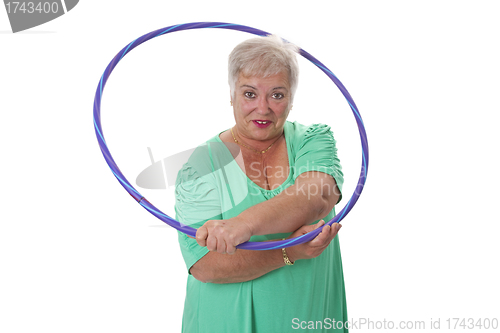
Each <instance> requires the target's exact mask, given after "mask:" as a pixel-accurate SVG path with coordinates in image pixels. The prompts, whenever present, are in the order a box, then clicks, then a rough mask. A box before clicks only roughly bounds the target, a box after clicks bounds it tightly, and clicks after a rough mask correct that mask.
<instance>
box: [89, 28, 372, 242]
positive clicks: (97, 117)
mask: <svg viewBox="0 0 500 333" xmlns="http://www.w3.org/2000/svg"><path fill="white" fill-rule="evenodd" d="M204 28H219V29H231V30H238V31H243V32H248V33H251V34H254V35H259V36H267V35H269V33H267V32H265V31H262V30H258V29H254V28H251V27H247V26H244V25H238V24H231V23H221V22H197V23H186V24H179V25H173V26H170V27H166V28H163V29H158V30H156V31H152V32H150V33H148V34H145V35H144V36H141V37H139V38H137V39H136V40H134V41H133V42H132V43H130V44H128V45H127V46H126V47H124V48H123V49H122V50H121V51H120V52H118V54H117V55H116V56H115V57H114V58H113V60H111V62H110V63H109V64H108V66H107V67H106V70H105V71H104V73H103V74H102V76H101V79H100V81H99V84H98V85H97V91H96V93H95V99H94V127H95V132H96V136H97V141H98V142H99V146H100V147H101V151H102V154H103V155H104V159H105V160H106V162H107V163H108V165H109V167H110V168H111V171H112V172H113V174H114V175H115V177H116V179H118V181H119V182H120V184H121V185H122V186H123V187H124V188H125V190H126V191H127V192H128V193H129V194H130V195H131V196H132V197H133V198H134V199H135V200H136V201H137V202H138V203H139V204H140V205H141V206H142V207H144V208H145V209H146V210H147V211H149V212H150V213H151V214H153V215H154V216H156V217H157V218H159V219H160V220H162V221H163V222H165V223H166V224H168V225H169V226H171V227H173V228H175V229H177V230H179V231H181V232H183V233H185V234H187V235H189V236H192V237H195V235H196V229H194V228H192V227H189V226H186V225H182V224H181V223H180V222H178V221H176V220H175V219H173V218H171V217H170V216H168V215H166V214H164V213H162V212H161V211H160V210H159V209H157V208H156V207H155V206H153V205H152V204H151V203H150V202H149V201H147V200H146V199H145V198H144V197H143V196H142V195H141V194H140V193H139V192H138V191H137V190H136V189H135V188H134V187H133V186H132V185H131V184H130V183H129V181H128V180H127V179H126V178H125V176H124V175H123V174H122V173H121V171H120V169H119V168H118V166H117V165H116V163H115V161H114V160H113V157H112V156H111V153H110V152H109V149H108V146H107V145H106V140H104V134H103V131H102V127H101V98H102V91H103V89H104V87H105V86H106V82H107V80H108V78H109V76H110V75H111V72H112V71H113V69H114V68H115V66H116V65H117V64H118V62H119V61H120V60H121V59H122V58H123V57H124V56H125V55H126V54H127V53H129V52H130V51H132V50H133V49H134V48H136V47H137V46H139V45H141V44H142V43H144V42H146V41H148V40H150V39H152V38H155V37H159V36H162V35H164V34H168V33H172V32H176V31H182V30H191V29H204ZM300 55H302V56H303V57H304V58H306V59H308V60H309V61H311V62H312V63H313V64H314V65H316V66H317V67H318V68H319V69H321V70H322V71H323V72H324V73H325V74H326V75H327V76H328V77H329V78H330V79H331V80H332V81H333V83H335V85H336V86H337V87H338V88H339V89H340V91H341V92H342V94H343V95H344V97H345V99H346V100H347V103H349V106H350V108H351V110H352V112H353V114H354V117H355V119H356V122H357V124H358V129H359V134H360V138H361V148H362V165H361V174H360V177H359V180H358V184H357V186H356V189H355V190H354V193H353V195H352V197H351V198H350V199H349V201H348V202H347V205H346V206H345V207H344V208H343V209H342V210H341V211H340V212H339V213H338V214H337V215H336V216H335V217H334V218H333V219H332V220H331V221H329V222H328V223H327V224H329V225H332V224H333V223H337V222H340V221H341V220H342V219H343V218H344V217H345V216H346V215H347V214H348V213H349V212H350V211H351V209H352V207H354V205H355V204H356V202H357V201H358V198H359V196H360V194H361V192H362V191H363V187H364V184H365V182H366V176H367V172H368V141H367V139H366V131H365V127H364V124H363V120H362V119H361V115H360V114H359V112H358V110H357V107H356V104H355V103H354V101H353V100H352V98H351V95H350V94H349V92H348V91H347V90H346V88H345V87H344V85H343V84H342V83H341V82H340V81H339V79H338V78H337V77H336V76H335V75H334V74H333V73H332V72H331V71H330V70H329V69H328V68H326V66H325V65H323V64H322V63H321V62H319V61H318V60H317V59H316V58H314V57H313V56H312V55H310V54H309V53H307V52H306V51H304V50H302V49H300ZM320 232H321V228H318V229H315V230H313V231H311V232H309V233H307V234H305V235H302V236H300V237H296V238H291V239H287V240H282V241H274V242H246V243H242V244H240V245H238V246H237V248H238V249H246V250H271V249H280V248H284V247H290V246H293V245H298V244H302V243H305V242H308V241H310V240H312V239H313V238H314V237H316V236H317V235H318V234H319V233H320Z"/></svg>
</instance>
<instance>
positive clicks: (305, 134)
mask: <svg viewBox="0 0 500 333" xmlns="http://www.w3.org/2000/svg"><path fill="white" fill-rule="evenodd" d="M284 134H285V140H286V144H287V149H288V159H289V166H290V171H289V176H288V178H287V179H286V180H285V182H284V183H283V184H282V185H281V186H279V187H278V188H276V189H273V190H265V189H262V188H261V187H259V186H257V185H256V184H255V183H253V182H252V181H251V180H250V179H249V178H248V177H247V176H246V174H245V173H244V171H243V170H241V168H240V167H239V166H238V164H237V163H236V161H234V160H233V157H232V155H231V153H230V151H229V150H228V148H227V147H226V146H225V145H224V144H223V143H222V141H221V140H220V138H219V135H216V136H215V137H214V138H212V139H210V140H209V141H207V143H206V144H205V145H202V146H200V147H198V148H197V149H196V150H195V151H194V152H193V154H192V155H191V157H190V159H189V160H188V162H187V163H186V164H185V165H184V166H183V167H182V169H181V170H180V171H179V173H178V176H177V181H176V204H175V211H176V219H177V220H178V221H179V222H181V223H183V224H186V225H190V226H193V227H195V228H198V227H199V226H201V225H203V223H204V222H206V221H207V220H211V219H218V220H220V219H228V218H231V217H234V216H236V215H238V214H239V213H241V212H242V211H244V210H245V209H247V208H249V207H251V206H253V205H256V204H258V203H260V202H263V201H265V200H268V199H271V198H272V197H274V196H275V195H277V194H279V193H280V192H281V191H283V189H285V188H287V187H288V186H290V185H293V184H294V181H295V179H296V178H297V177H298V176H299V175H300V174H301V173H303V172H307V171H313V170H314V171H321V172H325V173H327V174H330V175H332V176H333V177H334V178H335V180H336V182H337V185H338V187H339V189H340V190H341V189H342V183H343V174H342V171H341V167H340V163H339V160H338V158H337V149H336V148H335V140H334V138H333V134H332V132H331V130H330V127H329V126H327V125H323V124H315V125H312V126H304V125H301V124H298V123H291V122H286V124H285V126H284ZM334 216H335V211H334V210H332V211H331V212H330V214H329V215H328V216H327V217H326V218H325V219H324V220H325V221H329V220H331V219H332V218H333V217H334ZM316 222H317V221H316ZM316 222H315V223H316ZM289 235H290V234H274V235H264V236H253V237H252V238H251V239H250V240H251V241H265V240H271V239H278V238H283V237H287V236H289ZM179 243H180V247H181V252H182V255H183V257H184V260H185V262H186V266H187V269H188V279H187V290H186V301H185V304H184V315H183V321H182V323H183V325H182V332H186V333H207V332H214V333H222V332H234V333H252V332H253V333H268V332H279V333H283V332H297V330H299V331H300V330H303V329H307V328H309V329H312V330H313V331H314V332H331V331H332V330H333V328H332V326H333V325H340V324H338V323H337V322H344V323H345V322H346V321H347V309H346V297H345V291H344V279H343V274H342V261H341V255H340V247H339V237H338V236H337V237H335V238H334V239H333V241H332V242H331V243H330V245H329V246H328V247H327V248H326V249H325V251H323V253H322V254H321V255H320V256H318V257H317V258H314V259H308V260H298V261H297V262H296V263H295V264H294V265H293V266H285V267H282V268H279V269H276V270H274V271H271V272H269V273H267V274H265V275H263V276H261V277H259V278H257V279H254V280H251V281H247V282H242V283H228V284H215V283H202V282H200V281H198V280H196V279H195V278H194V277H193V276H192V275H191V274H189V269H190V268H191V266H193V265H194V264H195V263H196V262H197V261H198V260H199V259H200V258H202V257H203V256H204V255H205V254H207V253H208V250H207V248H206V247H201V246H199V245H198V244H197V243H196V241H195V240H194V239H192V238H189V237H187V236H186V235H185V234H183V233H180V232H179ZM338 327H340V326H338ZM335 332H347V330H342V329H335Z"/></svg>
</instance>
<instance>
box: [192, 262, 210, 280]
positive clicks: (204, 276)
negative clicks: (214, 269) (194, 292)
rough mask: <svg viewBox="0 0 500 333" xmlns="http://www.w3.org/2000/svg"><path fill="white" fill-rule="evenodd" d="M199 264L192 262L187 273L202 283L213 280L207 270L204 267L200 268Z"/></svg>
mask: <svg viewBox="0 0 500 333" xmlns="http://www.w3.org/2000/svg"><path fill="white" fill-rule="evenodd" d="M199 266H200V265H197V264H194V265H193V266H191V268H190V269H189V273H190V274H191V275H192V276H193V277H194V278H195V279H196V280H198V281H200V282H202V283H209V282H211V281H212V280H213V278H211V277H210V276H209V275H210V274H209V272H207V270H206V269H202V268H201V267H199Z"/></svg>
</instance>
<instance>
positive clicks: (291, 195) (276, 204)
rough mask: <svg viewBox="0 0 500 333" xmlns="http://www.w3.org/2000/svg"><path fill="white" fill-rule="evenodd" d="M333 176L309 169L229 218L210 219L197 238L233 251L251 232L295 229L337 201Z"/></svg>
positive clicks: (215, 247) (320, 215)
mask: <svg viewBox="0 0 500 333" xmlns="http://www.w3.org/2000/svg"><path fill="white" fill-rule="evenodd" d="M339 197H340V192H339V190H338V188H337V184H336V182H335V179H334V178H333V177H332V176H331V175H328V174H326V173H323V172H319V171H308V172H304V173H303V174H301V175H300V176H299V177H297V179H296V180H295V184H294V185H292V186H290V187H288V188H287V189H285V190H283V192H281V193H280V194H278V195H277V196H275V197H274V198H272V199H269V200H266V201H264V202H262V203H259V204H257V205H255V206H252V207H250V208H248V209H246V210H245V211H243V212H242V213H241V214H239V215H238V216H236V217H234V218H231V219H228V220H210V221H207V222H206V223H205V224H204V225H203V226H202V227H200V228H199V229H198V231H197V233H196V241H197V242H198V244H199V245H200V246H206V247H207V249H208V250H210V251H217V252H219V253H229V254H233V253H235V251H236V246H237V245H238V244H241V243H244V242H246V241H248V240H249V239H250V237H251V236H253V235H265V234H273V233H285V232H292V231H294V230H297V229H298V228H300V227H301V226H304V225H308V224H310V223H312V222H314V221H316V220H318V219H320V218H323V217H325V216H326V215H328V213H329V212H330V211H331V210H332V209H333V207H334V206H335V204H336V203H337V202H338V200H339Z"/></svg>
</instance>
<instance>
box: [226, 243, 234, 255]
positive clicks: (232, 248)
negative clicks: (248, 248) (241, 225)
mask: <svg viewBox="0 0 500 333" xmlns="http://www.w3.org/2000/svg"><path fill="white" fill-rule="evenodd" d="M226 245H227V254H234V253H235V252H236V246H234V245H231V244H229V243H227V244H226Z"/></svg>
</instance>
